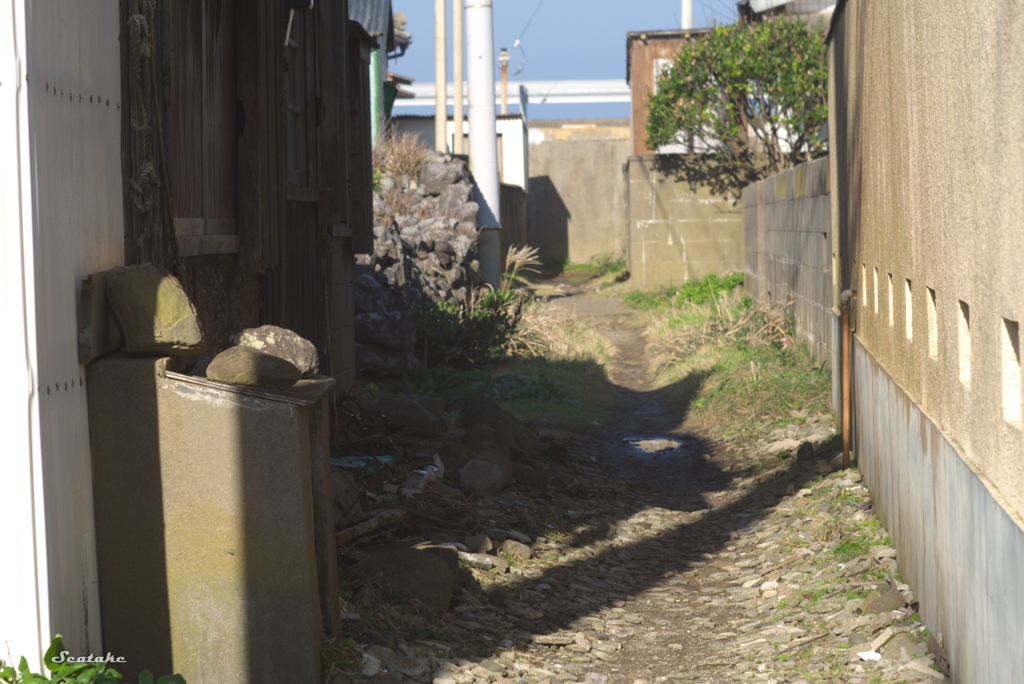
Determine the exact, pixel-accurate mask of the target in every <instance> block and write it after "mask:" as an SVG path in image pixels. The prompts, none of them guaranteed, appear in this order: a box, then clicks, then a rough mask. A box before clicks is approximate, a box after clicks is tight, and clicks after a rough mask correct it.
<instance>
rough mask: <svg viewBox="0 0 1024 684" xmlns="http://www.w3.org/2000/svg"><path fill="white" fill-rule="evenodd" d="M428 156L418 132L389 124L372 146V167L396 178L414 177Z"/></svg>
mask: <svg viewBox="0 0 1024 684" xmlns="http://www.w3.org/2000/svg"><path fill="white" fill-rule="evenodd" d="M429 157H430V148H428V147H427V145H426V143H424V142H423V139H422V138H420V136H419V134H418V133H412V132H410V131H399V130H398V129H397V128H395V126H394V125H391V126H388V127H387V128H386V129H384V131H383V132H382V133H381V135H380V137H379V138H378V139H377V145H376V146H375V147H374V148H373V168H375V169H379V170H380V171H382V172H383V173H384V175H386V176H391V177H392V178H396V179H397V178H401V177H402V176H411V177H413V178H415V177H416V176H417V175H418V174H419V170H420V166H422V165H423V163H424V162H425V161H427V159H428V158H429Z"/></svg>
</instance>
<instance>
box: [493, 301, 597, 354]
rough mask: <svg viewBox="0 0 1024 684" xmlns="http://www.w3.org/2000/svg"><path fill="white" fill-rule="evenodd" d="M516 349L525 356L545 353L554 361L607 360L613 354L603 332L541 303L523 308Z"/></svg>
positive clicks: (513, 345) (514, 339) (515, 339)
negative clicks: (557, 313)
mask: <svg viewBox="0 0 1024 684" xmlns="http://www.w3.org/2000/svg"><path fill="white" fill-rule="evenodd" d="M512 349H513V351H514V352H515V353H518V354H520V355H522V356H543V357H545V358H546V359H548V360H551V361H598V362H606V361H608V360H609V359H611V356H612V354H611V347H610V345H609V343H608V341H607V340H606V339H605V338H604V337H602V336H601V334H600V333H598V332H596V331H595V330H593V329H592V328H590V327H588V326H585V325H582V324H580V323H578V322H576V321H575V320H573V319H566V317H565V316H564V315H557V316H556V315H553V314H551V313H548V312H547V311H545V307H544V305H543V304H540V303H534V304H531V305H529V306H527V307H525V308H524V309H523V313H522V319H521V320H520V322H519V328H518V330H517V331H516V335H515V337H514V338H513V340H512Z"/></svg>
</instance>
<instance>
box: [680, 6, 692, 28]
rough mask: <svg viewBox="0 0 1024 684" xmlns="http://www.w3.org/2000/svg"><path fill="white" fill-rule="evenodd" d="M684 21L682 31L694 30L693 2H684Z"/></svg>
mask: <svg viewBox="0 0 1024 684" xmlns="http://www.w3.org/2000/svg"><path fill="white" fill-rule="evenodd" d="M682 15H683V21H682V27H681V28H682V29H683V30H684V31H685V30H688V29H692V28H693V0H683V12H682Z"/></svg>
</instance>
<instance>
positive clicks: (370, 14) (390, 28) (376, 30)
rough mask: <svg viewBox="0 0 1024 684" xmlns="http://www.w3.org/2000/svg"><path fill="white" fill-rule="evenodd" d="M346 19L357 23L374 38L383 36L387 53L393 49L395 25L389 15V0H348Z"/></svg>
mask: <svg viewBox="0 0 1024 684" xmlns="http://www.w3.org/2000/svg"><path fill="white" fill-rule="evenodd" d="M348 18H349V19H351V20H352V21H355V22H358V23H359V25H360V26H362V27H363V28H364V29H366V32H367V33H369V34H370V35H371V36H373V37H375V38H377V37H379V36H385V37H386V49H387V51H388V52H391V51H392V50H394V49H395V24H394V20H393V18H392V15H391V0H349V3H348ZM382 42H384V41H382Z"/></svg>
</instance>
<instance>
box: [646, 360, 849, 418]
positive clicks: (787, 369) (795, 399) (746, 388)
mask: <svg viewBox="0 0 1024 684" xmlns="http://www.w3.org/2000/svg"><path fill="white" fill-rule="evenodd" d="M659 376H660V377H659V379H658V383H659V385H660V386H661V388H662V390H663V391H664V392H665V393H666V396H667V397H668V398H669V400H670V401H672V402H673V403H676V404H681V405H683V406H686V404H687V403H689V406H688V412H687V418H686V421H687V427H688V429H693V430H698V431H703V432H704V433H705V434H709V435H711V436H712V437H717V438H724V437H732V436H736V437H753V436H756V435H759V434H761V433H763V432H765V431H767V430H769V429H770V428H771V421H772V419H773V418H774V417H776V416H779V415H785V414H787V413H788V412H789V411H791V410H811V411H815V412H820V413H828V412H829V410H830V409H829V398H830V394H831V378H830V374H829V372H828V371H825V370H822V369H820V368H819V367H818V366H817V364H815V363H814V361H813V359H811V357H810V354H808V353H807V351H806V350H804V349H803V348H799V347H798V348H793V347H788V348H776V347H771V346H769V347H761V348H757V347H752V346H750V345H749V344H747V343H746V342H744V341H734V342H724V343H719V344H712V345H710V346H708V345H703V346H701V347H700V348H698V349H697V350H696V351H695V352H693V353H691V354H689V355H688V356H683V357H682V358H679V359H677V360H671V361H670V362H668V363H666V364H665V365H664V368H663V370H662V372H661V373H660V374H659ZM695 378H699V379H701V382H700V384H699V387H696V388H695V387H693V384H694V382H693V381H694V379H695Z"/></svg>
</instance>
